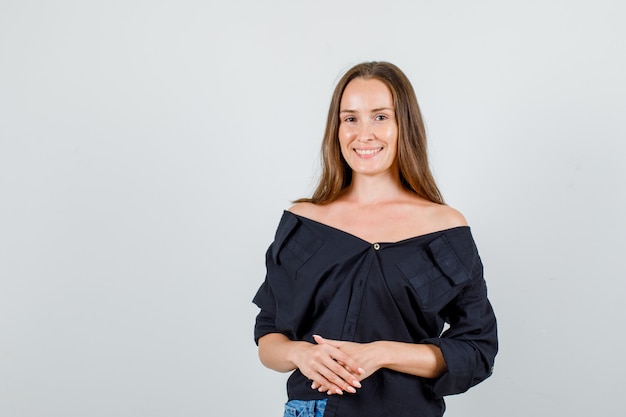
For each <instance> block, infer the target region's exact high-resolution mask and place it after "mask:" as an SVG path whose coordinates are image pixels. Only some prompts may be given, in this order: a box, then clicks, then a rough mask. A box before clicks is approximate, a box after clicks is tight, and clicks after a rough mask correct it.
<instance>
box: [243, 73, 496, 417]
mask: <svg viewBox="0 0 626 417" xmlns="http://www.w3.org/2000/svg"><path fill="white" fill-rule="evenodd" d="M322 163H323V172H322V175H321V178H320V181H319V184H318V186H317V189H316V190H315V192H314V193H313V196H312V197H311V198H303V199H300V200H298V201H296V203H295V204H294V205H293V206H292V207H291V208H289V210H287V211H285V212H284V213H283V217H282V219H281V221H280V224H279V226H278V229H277V232H276V236H275V240H274V242H273V243H272V244H271V246H270V247H269V249H268V251H267V260H266V262H267V276H266V279H265V282H264V283H263V284H262V285H261V287H260V288H259V290H258V292H257V294H256V296H255V298H254V302H255V303H256V304H257V305H258V306H259V307H260V309H261V311H260V313H259V315H258V316H257V320H256V326H255V340H256V341H257V343H258V346H259V356H260V359H261V361H262V362H263V364H264V365H265V366H267V367H269V368H271V369H274V370H276V371H280V372H290V371H293V373H292V374H291V376H290V378H289V380H288V383H287V391H288V398H289V401H288V402H287V404H286V406H285V416H302V417H305V416H310V417H321V416H324V417H335V416H340V417H353V416H358V417H369V416H371V417H382V416H394V417H404V416H406V417H408V416H420V417H429V416H433V417H434V416H441V415H442V414H443V412H444V410H445V405H444V401H443V397H444V396H445V395H449V394H456V393H460V392H464V391H466V390H467V389H469V388H470V387H472V386H474V385H476V384H477V383H479V382H481V381H482V380H484V379H485V378H487V377H488V376H489V375H491V372H492V368H493V363H494V358H495V356H496V352H497V332H496V319H495V316H494V313H493V310H492V308H491V305H490V303H489V301H488V299H487V289H486V284H485V281H484V279H483V272H482V264H481V261H480V258H479V255H478V251H477V249H476V246H475V244H474V241H473V239H472V235H471V232H470V228H469V226H468V225H467V223H466V220H465V218H464V217H463V215H462V214H461V213H459V212H458V211H456V210H454V209H453V208H451V207H449V206H446V205H445V204H444V202H443V199H442V197H441V194H440V192H439V190H438V188H437V185H436V184H435V181H434V179H433V176H432V174H431V171H430V168H429V165H428V158H427V150H426V137H425V131H424V125H423V122H422V117H421V114H420V110H419V107H418V104H417V100H416V98H415V93H414V91H413V88H412V86H411V84H410V82H409V80H408V79H407V77H406V76H405V74H404V73H403V72H402V71H401V70H400V69H399V68H397V67H396V66H395V65H393V64H390V63H387V62H367V63H362V64H359V65H356V66H355V67H353V68H352V69H350V70H349V71H348V72H347V73H346V74H345V75H344V76H343V78H342V79H341V80H340V81H339V83H338V84H337V87H336V89H335V92H334V94H333V97H332V101H331V104H330V109H329V112H328V120H327V126H326V132H325V135H324V140H323V144H322Z"/></svg>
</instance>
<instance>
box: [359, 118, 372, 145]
mask: <svg viewBox="0 0 626 417" xmlns="http://www.w3.org/2000/svg"><path fill="white" fill-rule="evenodd" d="M357 140H358V141H359V142H369V141H371V140H374V129H373V126H372V125H371V123H370V122H369V121H367V122H364V123H361V124H360V126H359V132H358V137H357Z"/></svg>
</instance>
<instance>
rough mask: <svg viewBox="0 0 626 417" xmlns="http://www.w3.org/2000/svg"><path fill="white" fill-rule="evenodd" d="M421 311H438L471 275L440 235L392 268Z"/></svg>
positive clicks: (444, 238) (443, 236) (444, 237)
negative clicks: (414, 298)
mask: <svg viewBox="0 0 626 417" xmlns="http://www.w3.org/2000/svg"><path fill="white" fill-rule="evenodd" d="M396 266H397V267H398V269H399V270H400V272H401V273H402V275H404V277H405V278H406V280H407V281H408V283H409V284H410V287H411V288H412V289H413V291H414V293H415V294H416V295H417V299H418V302H419V304H420V306H421V307H422V308H423V309H424V310H430V311H433V310H439V309H441V308H442V307H444V306H445V305H446V304H448V303H449V302H450V301H451V300H452V299H453V298H454V297H456V295H457V294H458V293H459V292H460V291H461V289H462V288H463V284H465V283H466V282H468V281H469V280H470V279H471V274H470V273H469V271H468V270H467V268H466V267H465V265H464V264H463V263H462V262H461V260H460V259H459V257H458V256H457V254H456V253H455V251H454V249H453V248H452V247H451V246H450V244H449V243H448V240H447V239H446V236H445V235H442V236H440V237H438V238H436V239H434V240H433V241H432V242H430V243H429V244H428V246H427V247H426V248H425V250H423V251H422V252H420V253H419V254H418V255H417V256H415V257H411V259H407V260H406V261H403V262H401V263H398V264H397V265H396Z"/></svg>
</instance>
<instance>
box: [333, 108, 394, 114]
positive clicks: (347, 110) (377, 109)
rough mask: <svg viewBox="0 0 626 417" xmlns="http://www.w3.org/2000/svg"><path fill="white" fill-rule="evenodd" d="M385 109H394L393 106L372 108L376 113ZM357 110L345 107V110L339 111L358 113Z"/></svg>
mask: <svg viewBox="0 0 626 417" xmlns="http://www.w3.org/2000/svg"><path fill="white" fill-rule="evenodd" d="M383 110H387V111H394V110H393V108H392V107H379V108H376V109H372V110H370V111H371V112H372V113H376V112H379V111H383ZM356 112H357V111H356V110H352V109H345V110H340V111H339V113H340V114H341V113H356Z"/></svg>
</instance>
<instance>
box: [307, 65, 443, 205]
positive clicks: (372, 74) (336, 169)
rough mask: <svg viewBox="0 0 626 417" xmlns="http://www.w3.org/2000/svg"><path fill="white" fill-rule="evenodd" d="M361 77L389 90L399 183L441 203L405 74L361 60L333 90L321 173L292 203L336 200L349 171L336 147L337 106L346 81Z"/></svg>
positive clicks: (346, 83) (410, 86)
mask: <svg viewBox="0 0 626 417" xmlns="http://www.w3.org/2000/svg"><path fill="white" fill-rule="evenodd" d="M355 78H364V79H372V78H375V79H377V80H380V81H382V82H383V83H385V84H386V85H387V87H389V89H390V90H391V95H392V97H393V103H394V107H395V113H396V120H397V123H398V156H397V158H398V167H399V171H400V181H401V183H402V186H403V187H404V188H406V189H407V190H408V191H410V192H412V193H415V194H417V195H418V196H420V197H422V198H425V199H427V200H429V201H432V202H435V203H439V204H444V200H443V197H442V195H441V192H440V191H439V188H438V187H437V184H436V183H435V179H434V177H433V175H432V172H431V170H430V166H429V164H428V154H427V147H426V129H425V128H424V122H423V120H422V114H421V112H420V108H419V105H418V104H417V98H416V97H415V91H414V90H413V86H412V85H411V82H410V81H409V79H408V78H407V76H406V75H405V74H404V73H403V72H402V71H401V70H400V69H399V68H398V67H397V66H395V65H393V64H391V63H389V62H376V61H375V62H363V63H361V64H358V65H355V66H354V67H352V68H351V69H349V70H348V71H347V72H346V73H345V74H344V75H343V77H342V78H341V79H340V80H339V82H338V83H337V86H336V87H335V91H334V92H333V95H332V98H331V102H330V107H329V109H328V118H327V121H326V131H325V133H324V139H323V141H322V152H321V159H322V161H321V162H322V174H321V176H320V178H319V182H318V185H317V187H316V189H315V191H314V192H313V195H312V196H311V197H310V198H300V199H298V200H296V201H295V202H311V203H315V204H328V203H331V202H333V201H335V200H336V199H338V198H339V197H340V196H341V195H342V194H343V192H344V191H345V190H346V188H347V187H348V186H349V185H350V183H351V181H352V170H351V168H350V167H349V166H348V164H347V162H346V161H345V159H344V158H343V156H342V154H341V149H340V146H339V137H338V132H339V123H340V120H339V107H340V104H341V97H342V95H343V92H344V90H345V88H346V86H347V85H348V83H349V82H350V81H352V80H353V79H355Z"/></svg>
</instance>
